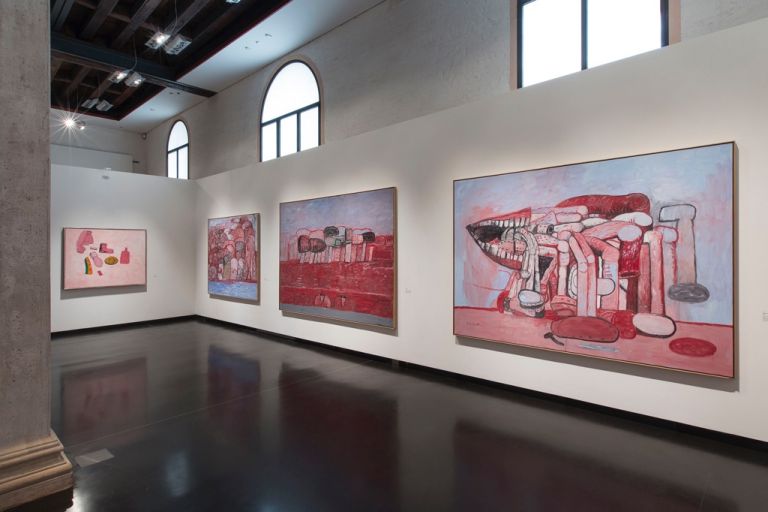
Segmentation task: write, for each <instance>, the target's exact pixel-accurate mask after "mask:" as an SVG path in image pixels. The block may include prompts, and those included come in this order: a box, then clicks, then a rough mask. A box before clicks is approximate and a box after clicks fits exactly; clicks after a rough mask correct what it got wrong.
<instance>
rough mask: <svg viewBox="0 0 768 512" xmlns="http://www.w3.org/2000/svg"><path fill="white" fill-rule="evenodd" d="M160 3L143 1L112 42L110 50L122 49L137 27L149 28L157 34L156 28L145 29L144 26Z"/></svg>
mask: <svg viewBox="0 0 768 512" xmlns="http://www.w3.org/2000/svg"><path fill="white" fill-rule="evenodd" d="M160 2H161V0H143V1H142V2H141V3H140V4H139V6H138V7H137V8H136V10H135V11H134V12H133V14H131V16H130V18H129V21H128V25H126V26H125V28H124V29H123V31H122V32H120V34H119V35H118V36H117V37H116V38H115V40H114V41H112V45H111V46H112V48H122V47H123V45H125V43H127V42H128V40H129V39H130V38H131V36H132V35H133V34H134V33H135V32H136V30H138V29H139V27H145V28H149V30H151V31H153V32H157V29H158V27H156V26H151V28H150V27H146V26H145V25H147V24H146V23H145V22H146V21H147V18H149V16H151V15H152V13H153V12H154V11H155V9H157V6H158V5H160Z"/></svg>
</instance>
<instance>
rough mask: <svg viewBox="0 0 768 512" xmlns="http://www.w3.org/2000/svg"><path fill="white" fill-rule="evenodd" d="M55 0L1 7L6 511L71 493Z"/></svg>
mask: <svg viewBox="0 0 768 512" xmlns="http://www.w3.org/2000/svg"><path fill="white" fill-rule="evenodd" d="M49 9H50V5H49V3H48V0H24V1H19V0H0V112H1V113H2V114H1V115H2V121H1V122H0V510H5V509H6V508H8V507H11V506H14V505H17V504H20V503H25V502H27V501H32V500H35V499H38V498H41V497H43V496H46V495H48V494H53V493H55V492H59V491H63V490H65V489H68V488H70V487H71V486H72V466H71V464H70V463H69V461H68V460H67V459H66V457H65V456H64V453H63V447H62V445H61V443H60V442H59V440H58V439H57V438H56V435H55V434H54V433H53V432H52V431H51V428H50V425H51V388H50V251H49V210H50V146H49V136H50V134H49V128H48V118H49V112H50V109H49V104H50V103H49V102H50V77H49V73H50V37H49V34H50V24H49Z"/></svg>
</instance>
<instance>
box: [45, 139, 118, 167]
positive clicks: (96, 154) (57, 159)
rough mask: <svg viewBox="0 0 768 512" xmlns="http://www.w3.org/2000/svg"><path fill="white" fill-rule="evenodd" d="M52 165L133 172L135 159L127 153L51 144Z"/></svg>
mask: <svg viewBox="0 0 768 512" xmlns="http://www.w3.org/2000/svg"><path fill="white" fill-rule="evenodd" d="M51 164H52V165H64V166H69V167H85V168H87V169H98V170H110V171H121V172H133V157H132V156H131V155H128V154H126V153H113V152H111V151H97V150H95V149H85V148H78V147H75V146H60V145H58V144H51Z"/></svg>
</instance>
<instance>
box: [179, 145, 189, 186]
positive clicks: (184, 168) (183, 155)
mask: <svg viewBox="0 0 768 512" xmlns="http://www.w3.org/2000/svg"><path fill="white" fill-rule="evenodd" d="M188 153H189V147H185V148H181V149H180V150H179V156H178V158H179V179H180V180H186V179H188V178H189V159H188V158H187V156H188Z"/></svg>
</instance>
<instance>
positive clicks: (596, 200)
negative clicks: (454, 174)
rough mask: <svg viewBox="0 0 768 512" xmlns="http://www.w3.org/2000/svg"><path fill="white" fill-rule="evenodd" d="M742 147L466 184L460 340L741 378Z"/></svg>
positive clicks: (458, 255) (458, 212)
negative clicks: (736, 197)
mask: <svg viewBox="0 0 768 512" xmlns="http://www.w3.org/2000/svg"><path fill="white" fill-rule="evenodd" d="M733 151H734V146H733V144H719V145H713V146H706V147H700V148H692V149H684V150H678V151H669V152H665V153H656V154H650V155H641V156H635V157H628V158H620V159H614V160H605V161H601V162H591V163H586V164H577V165H569V166H564V167H557V168H550V169H543V170H537V171H528V172H521V173H511V174H503V175H498V176H488V177H483V178H473V179H466V180H459V181H456V182H455V183H454V199H455V212H454V215H455V219H454V220H455V225H454V230H455V232H454V236H455V247H454V251H455V258H454V261H455V268H454V272H455V276H454V277H455V282H456V286H455V297H454V332H455V334H456V335H459V336H466V337H473V338H480V339H486V340H491V341H498V342H503V343H513V344H520V345H527V346H532V347H538V348H544V349H548V350H559V351H565V352H571V353H577V354H581V355H589V356H596V357H602V358H609V359H615V360H621V361H627V362H633V363H639V364H647V365H654V366H662V367H667V368H674V369H679V370H685V371H691V372H698V373H704V374H711V375H717V376H723V377H732V376H733V344H734V339H733V244H732V243H733Z"/></svg>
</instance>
